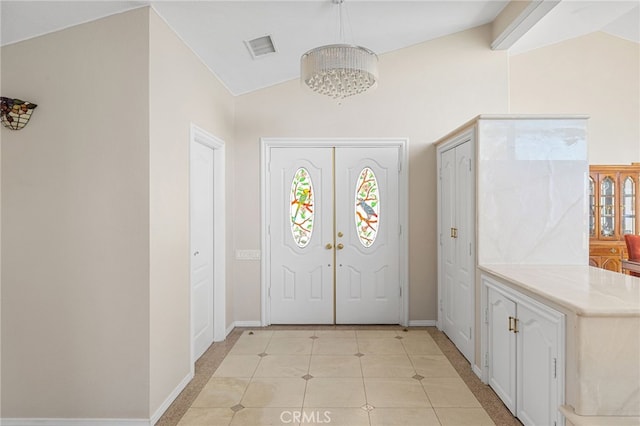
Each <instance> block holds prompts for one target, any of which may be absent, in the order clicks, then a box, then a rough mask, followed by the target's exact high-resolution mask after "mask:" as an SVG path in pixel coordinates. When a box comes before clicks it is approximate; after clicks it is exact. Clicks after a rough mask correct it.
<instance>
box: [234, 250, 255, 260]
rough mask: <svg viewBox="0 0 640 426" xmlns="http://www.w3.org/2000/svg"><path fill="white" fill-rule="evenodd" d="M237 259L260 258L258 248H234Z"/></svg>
mask: <svg viewBox="0 0 640 426" xmlns="http://www.w3.org/2000/svg"><path fill="white" fill-rule="evenodd" d="M236 259H237V260H260V250H236Z"/></svg>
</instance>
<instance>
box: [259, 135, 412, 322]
mask: <svg viewBox="0 0 640 426" xmlns="http://www.w3.org/2000/svg"><path fill="white" fill-rule="evenodd" d="M269 158H270V160H269V163H268V166H267V167H268V179H267V180H268V183H267V194H266V195H265V196H266V200H267V203H266V206H267V207H266V210H267V223H268V228H267V230H266V232H267V235H268V238H267V240H268V245H267V247H268V252H267V253H266V254H265V255H266V256H267V263H268V265H269V267H268V272H267V274H268V275H267V276H268V283H267V288H268V292H269V294H268V297H269V298H268V300H269V311H270V322H271V323H272V324H333V323H339V324H367V323H374V324H384V323H388V324H398V323H399V322H400V300H401V296H400V284H401V283H400V269H399V268H400V248H399V232H400V226H399V192H400V191H399V165H400V164H399V149H398V148H397V147H384V148H382V147H367V148H349V147H336V148H334V147H316V148H299V147H286V148H276V147H274V148H271V149H270V152H269ZM364 169H368V170H370V171H371V173H372V174H373V175H374V176H375V185H374V184H371V190H370V191H369V192H370V194H369V195H371V197H368V196H366V195H365V196H364V198H362V199H358V196H357V194H356V190H357V189H358V188H357V185H359V184H358V179H359V178H360V176H361V174H362V172H363V170H364ZM301 170H304V173H305V176H308V178H305V179H308V180H310V181H311V184H310V185H306V184H301V185H302V186H301V188H303V190H302V191H301V190H300V188H297V186H296V183H295V182H296V176H297V175H298V173H299V172H300V171H301ZM361 184H362V182H361ZM374 187H375V191H374V189H373V188H374ZM292 191H293V192H292ZM372 191H373V192H372ZM365 192H366V191H365ZM292 194H294V195H292ZM373 195H375V197H374V196H373ZM311 199H312V202H311V203H309V200H311ZM334 200H335V201H334ZM378 202H379V204H378ZM365 205H366V206H365ZM299 208H302V209H306V215H305V216H302V215H301V214H298V212H299ZM356 212H358V214H360V216H359V217H360V218H363V219H364V218H366V221H367V224H368V227H369V228H368V229H369V230H370V229H372V228H375V231H376V233H375V239H374V238H373V234H371V233H369V232H368V231H367V232H366V233H364V234H363V237H362V238H363V239H366V238H368V239H370V240H371V243H370V244H369V243H366V244H363V243H362V242H361V241H362V239H361V237H360V236H359V235H360V234H358V229H357V223H356V218H357V217H358V216H357V213H356ZM311 213H312V214H313V215H312V216H311ZM296 218H297V219H296ZM310 221H311V222H312V223H313V227H312V230H311V231H310V232H309V230H308V229H305V232H306V234H305V239H304V241H301V240H300V232H299V227H300V226H301V225H303V224H308V223H309V222H310ZM305 226H306V225H305ZM361 227H362V224H361ZM307 234H308V235H307Z"/></svg>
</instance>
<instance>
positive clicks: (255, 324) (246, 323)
mask: <svg viewBox="0 0 640 426" xmlns="http://www.w3.org/2000/svg"><path fill="white" fill-rule="evenodd" d="M235 326H236V327H262V322H261V321H258V320H254V321H236V322H235Z"/></svg>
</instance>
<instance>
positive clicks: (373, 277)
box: [335, 147, 400, 324]
mask: <svg viewBox="0 0 640 426" xmlns="http://www.w3.org/2000/svg"><path fill="white" fill-rule="evenodd" d="M399 167H400V163H399V153H398V148H396V147H380V148H346V147H344V148H337V149H336V157H335V170H336V172H335V173H336V322H337V323H338V324H372V323H373V324H398V323H399V322H400V282H399V277H400V274H399V262H400V249H399V238H400V237H399V234H400V225H399V218H398V205H399V192H400V191H399V187H398V177H399Z"/></svg>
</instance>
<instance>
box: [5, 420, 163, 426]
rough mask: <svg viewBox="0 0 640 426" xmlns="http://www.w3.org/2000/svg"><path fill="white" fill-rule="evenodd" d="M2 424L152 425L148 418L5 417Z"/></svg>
mask: <svg viewBox="0 0 640 426" xmlns="http://www.w3.org/2000/svg"><path fill="white" fill-rule="evenodd" d="M0 424H2V426H150V425H153V423H150V422H149V420H147V419H46V418H4V419H0Z"/></svg>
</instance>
